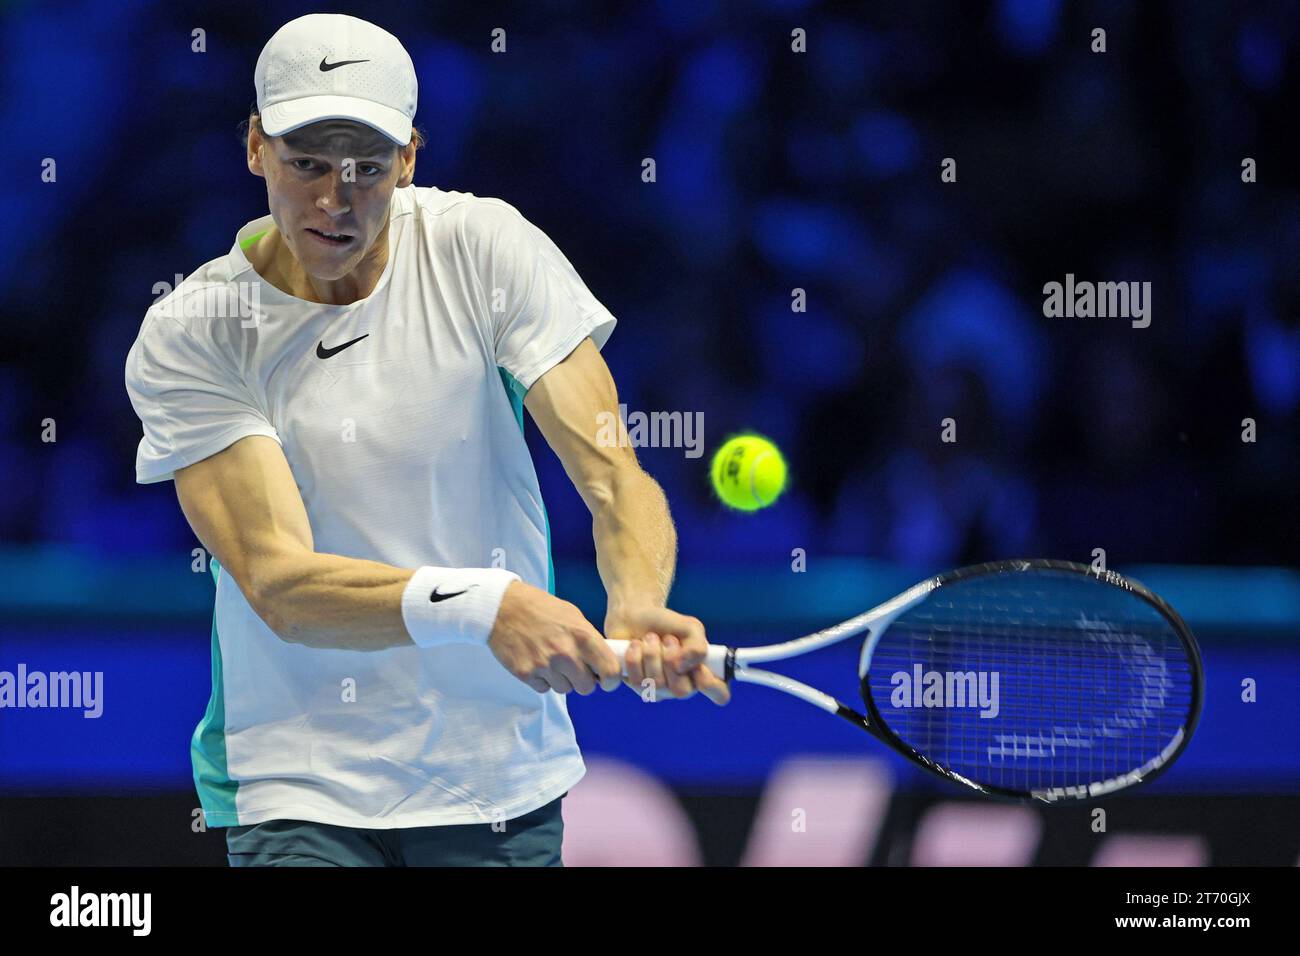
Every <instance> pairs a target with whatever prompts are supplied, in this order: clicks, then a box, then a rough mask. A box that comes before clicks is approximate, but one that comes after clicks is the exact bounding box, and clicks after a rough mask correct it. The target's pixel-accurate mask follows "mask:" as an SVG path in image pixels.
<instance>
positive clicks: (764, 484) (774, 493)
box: [709, 435, 785, 511]
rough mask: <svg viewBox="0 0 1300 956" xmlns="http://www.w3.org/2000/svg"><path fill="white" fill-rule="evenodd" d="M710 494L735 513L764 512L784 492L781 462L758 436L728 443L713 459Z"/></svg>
mask: <svg viewBox="0 0 1300 956" xmlns="http://www.w3.org/2000/svg"><path fill="white" fill-rule="evenodd" d="M709 470H710V474H711V476H712V478H713V490H714V492H716V493H717V495H718V497H719V498H721V499H722V501H723V503H724V504H726V505H728V506H730V507H732V508H735V509H737V510H738V511H757V510H758V509H759V508H766V507H767V506H768V505H770V504H771V503H772V502H774V501H776V499H777V497H778V496H779V495H780V494H781V492H782V491H783V490H784V489H785V459H784V458H782V457H781V452H780V450H779V449H778V448H777V447H776V446H775V445H773V444H772V443H771V442H770V441H768V440H767V439H766V438H762V437H760V436H758V435H740V436H738V437H736V438H733V439H731V440H730V441H728V442H727V443H726V444H724V445H723V446H722V447H721V448H719V449H718V450H717V452H715V453H714V455H713V465H712V467H711V468H710V469H709Z"/></svg>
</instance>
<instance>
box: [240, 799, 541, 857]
mask: <svg viewBox="0 0 1300 956" xmlns="http://www.w3.org/2000/svg"><path fill="white" fill-rule="evenodd" d="M566 796H567V794H566ZM563 799H564V797H558V798H557V799H555V800H552V801H551V802H550V803H548V804H546V806H544V807H540V808H538V809H536V810H534V811H533V812H532V813H525V814H524V815H523V816H521V817H515V818H514V819H513V820H506V821H505V822H504V823H498V824H496V827H497V829H496V830H493V829H492V826H493V825H492V824H491V823H467V824H462V825H457V826H438V827H408V828H402V829H394V830H367V829H364V828H361V827H339V826H332V825H330V824H328V823H306V822H304V821H301V820H267V821H266V822H265V823H254V824H252V825H251V826H246V827H227V828H226V850H227V853H226V858H227V859H228V860H229V861H230V865H231V866H563V865H564V864H563V863H561V862H560V844H561V843H562V842H563V839H564V819H563V818H562V817H561V816H560V801H561V800H563Z"/></svg>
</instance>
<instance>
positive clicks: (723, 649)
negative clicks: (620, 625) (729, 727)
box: [605, 641, 730, 680]
mask: <svg viewBox="0 0 1300 956" xmlns="http://www.w3.org/2000/svg"><path fill="white" fill-rule="evenodd" d="M605 643H606V644H608V645H609V649H610V650H611V651H613V652H614V653H615V654H616V655H618V660H619V663H620V664H623V673H624V674H625V675H626V674H627V664H626V663H625V662H624V658H625V657H626V655H627V645H628V642H627V641H606V642H605ZM728 651H730V648H729V647H727V646H726V645H725V644H710V645H709V650H708V652H707V653H706V654H705V657H704V663H705V664H706V665H708V668H709V670H711V671H713V673H715V674H717V675H718V676H719V677H721V678H722V679H723V680H726V679H727V653H728Z"/></svg>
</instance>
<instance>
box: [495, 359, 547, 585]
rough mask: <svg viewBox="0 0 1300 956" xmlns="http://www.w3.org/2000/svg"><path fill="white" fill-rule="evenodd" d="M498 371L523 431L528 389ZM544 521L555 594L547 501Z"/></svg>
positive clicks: (509, 375) (516, 419)
mask: <svg viewBox="0 0 1300 956" xmlns="http://www.w3.org/2000/svg"><path fill="white" fill-rule="evenodd" d="M497 371H498V372H500V373H501V384H502V385H504V386H505V387H506V395H508V396H509V397H510V407H511V408H513V409H514V410H515V421H517V422H518V423H519V431H520V432H523V430H524V396H525V395H527V394H528V389H526V388H524V387H523V385H521V384H520V382H519V379H517V378H515V377H514V376H513V375H511V374H510V373H509V372H507V371H506V370H505V369H503V368H501V367H500V366H497ZM542 523H543V524H545V525H546V590H547V591H549V592H550V593H551V594H554V593H555V556H554V555H553V554H551V519H550V518H548V517H547V515H546V502H545V501H543V502H542Z"/></svg>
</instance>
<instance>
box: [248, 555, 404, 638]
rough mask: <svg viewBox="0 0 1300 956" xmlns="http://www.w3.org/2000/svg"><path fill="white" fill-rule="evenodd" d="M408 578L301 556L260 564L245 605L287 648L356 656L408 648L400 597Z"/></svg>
mask: <svg viewBox="0 0 1300 956" xmlns="http://www.w3.org/2000/svg"><path fill="white" fill-rule="evenodd" d="M413 573H414V569H411V568H397V567H393V566H392V565H388V564H382V563H380V562H378V561H367V560H364V559H360V558H348V557H344V556H342V555H337V554H322V553H319V552H311V551H300V552H294V553H292V554H286V555H283V556H278V557H275V558H267V559H265V560H264V561H263V562H262V564H261V566H260V568H259V574H258V580H257V582H256V583H255V586H254V587H253V591H254V593H253V594H251V595H249V600H250V603H252V605H253V607H254V609H255V610H256V611H257V613H258V616H260V617H261V618H262V620H263V621H265V622H266V624H267V626H268V627H270V628H271V630H273V631H275V633H276V634H277V635H278V636H279V637H280V638H281V639H282V640H284V641H287V642H289V643H292V644H304V645H306V646H308V647H319V648H335V649H345V650H359V651H377V650H383V649H384V648H388V647H400V646H403V645H407V646H409V645H411V644H412V643H413V642H412V640H411V637H410V634H409V633H408V632H407V629H406V624H405V623H404V621H403V618H402V592H403V590H404V589H405V588H406V585H407V582H409V581H410V579H411V575H412V574H413Z"/></svg>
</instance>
